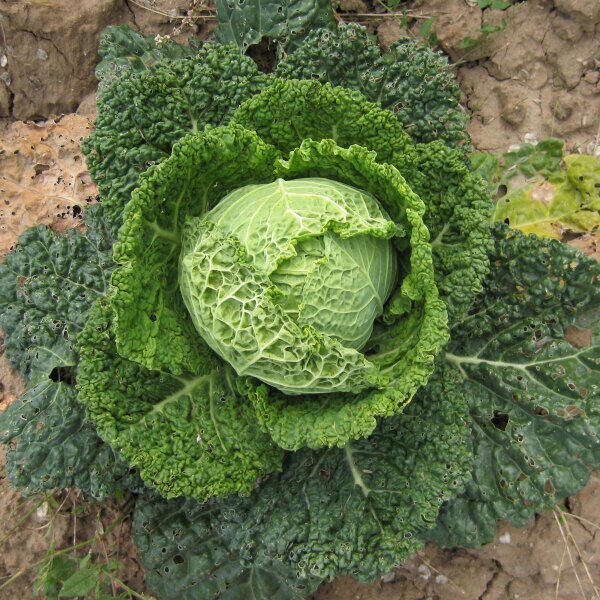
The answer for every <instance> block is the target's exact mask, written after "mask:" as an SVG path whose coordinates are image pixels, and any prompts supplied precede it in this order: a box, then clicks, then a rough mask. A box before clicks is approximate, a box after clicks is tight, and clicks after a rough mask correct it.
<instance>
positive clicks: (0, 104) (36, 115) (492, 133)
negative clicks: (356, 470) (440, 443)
mask: <svg viewBox="0 0 600 600" xmlns="http://www.w3.org/2000/svg"><path fill="white" fill-rule="evenodd" d="M192 4H194V5H195V9H194V10H193V12H191V13H189V14H191V16H192V19H188V20H187V22H185V23H183V21H184V18H183V17H185V16H186V14H188V13H187V11H188V10H189V9H190V7H191V6H192ZM339 4H340V12H341V13H343V15H344V16H343V18H344V19H346V20H358V21H360V22H363V23H364V24H366V25H367V26H368V27H369V28H370V29H371V30H372V31H373V32H374V33H376V34H377V35H378V38H379V40H380V42H381V44H382V45H383V46H389V44H391V43H392V42H393V41H394V40H395V39H397V38H398V37H399V36H400V35H403V34H406V33H407V32H408V33H409V34H412V35H414V34H416V33H417V32H418V30H419V28H420V27H421V26H422V25H423V23H425V22H427V20H428V19H430V18H434V21H433V28H432V31H434V32H435V34H436V35H437V38H438V40H439V45H440V47H441V48H442V49H443V50H444V51H445V52H446V53H447V54H448V55H449V56H450V58H451V60H452V61H453V62H454V63H455V65H456V68H457V74H458V79H459V82H460V85H461V89H462V92H463V105H464V106H465V109H466V110H467V111H468V112H469V114H470V116H471V124H470V128H469V130H470V133H471V136H472V138H473V141H474V143H475V145H476V147H477V148H478V149H481V150H491V151H505V150H506V149H507V148H508V147H509V146H510V145H512V144H516V143H521V142H523V141H531V140H536V139H542V138H544V137H547V136H549V135H554V136H558V137H562V138H564V139H566V141H567V145H568V147H569V149H570V150H575V151H584V152H588V153H599V137H600V1H598V0H527V1H526V2H523V3H520V4H517V5H516V6H514V7H512V8H510V9H509V10H507V11H493V10H490V9H487V10H484V11H482V10H481V9H480V8H478V6H477V0H415V1H413V2H409V3H408V4H406V7H407V8H408V13H407V14H408V16H409V17H410V19H409V22H408V26H407V24H406V23H405V22H404V21H403V19H402V18H400V17H397V18H395V17H390V16H384V15H382V14H381V13H382V12H383V9H382V8H381V6H380V5H375V4H373V3H372V2H371V1H370V0H340V3H339ZM402 6H405V5H402ZM199 7H200V2H195V3H192V2H191V1H190V0H152V1H150V0H139V1H138V0H81V1H79V2H77V3H73V2H72V1H71V0H53V1H50V0H36V1H28V2H25V1H19V0H3V1H0V16H1V17H2V18H1V20H0V117H3V118H4V120H3V122H2V129H0V131H2V135H1V138H0V257H1V256H2V255H3V254H5V253H6V252H7V251H8V250H9V249H10V248H11V247H12V246H13V245H14V243H15V241H16V238H17V236H18V235H19V233H21V232H22V231H24V230H25V229H26V228H27V227H29V226H31V225H32V224H36V223H44V224H47V225H49V226H51V227H53V228H55V229H56V230H58V231H61V230H64V229H65V228H66V227H72V226H78V224H79V222H80V216H81V208H82V207H84V206H85V205H86V204H87V203H88V202H90V201H93V200H94V199H95V197H96V189H95V187H94V185H93V183H92V182H91V181H90V178H89V174H88V173H87V170H86V167H85V162H84V159H83V157H82V155H81V152H80V148H79V145H80V142H81V140H82V139H83V138H84V137H85V136H86V135H87V134H88V132H89V130H90V126H91V121H90V118H89V115H91V114H92V113H93V107H94V89H95V80H94V77H93V67H94V64H95V61H96V58H95V56H96V47H97V43H98V39H99V35H100V32H101V31H102V29H103V28H104V27H105V26H106V25H108V24H113V23H129V24H131V25H132V26H134V27H137V28H138V29H141V30H142V31H144V32H145V33H160V34H161V35H167V34H173V33H174V28H175V27H176V26H178V25H182V23H183V25H184V26H183V27H179V30H178V31H176V32H175V33H176V34H177V37H179V38H181V39H185V38H186V37H187V36H189V35H200V36H201V37H206V36H207V35H209V33H210V31H211V30H212V28H213V26H214V21H213V20H212V19H211V18H210V16H211V11H210V10H200V8H199ZM160 13H165V14H160ZM205 16H208V18H205ZM173 17H175V18H173ZM484 23H491V24H495V25H501V26H502V30H501V31H499V32H497V33H492V34H486V33H484V32H483V31H482V26H483V24H484ZM407 27H408V30H407ZM467 37H469V38H472V39H473V40H475V42H476V43H475V44H474V45H473V44H471V45H470V46H469V47H468V48H466V49H465V48H464V46H465V42H464V40H465V38H467ZM74 112H78V113H79V114H78V115H74V114H68V113H74ZM32 119H33V120H35V121H36V123H31V122H30V123H25V122H21V121H24V120H32ZM575 243H577V244H579V245H580V246H581V247H582V248H583V249H584V250H585V251H587V252H589V253H590V254H595V255H596V256H597V255H598V254H597V253H598V248H597V238H594V237H591V236H588V237H584V238H580V239H579V240H577V241H576V242H575ZM0 353H1V345H0ZM22 390H23V383H22V382H21V381H19V379H18V378H17V377H15V376H14V375H13V374H12V373H11V372H10V369H8V367H7V365H6V364H5V362H4V361H3V359H2V357H1V356H0V410H2V409H5V408H6V407H7V406H8V405H9V404H10V402H12V401H13V400H14V398H15V397H17V396H18V395H19V394H20V393H21V392H22ZM71 494H73V492H71ZM58 499H59V506H60V503H62V507H61V508H60V510H59V511H58V512H57V510H56V507H54V508H48V506H47V505H46V503H45V500H44V499H43V498H35V499H30V500H24V499H22V498H20V495H19V493H18V492H15V491H13V490H12V489H11V488H10V485H9V483H8V481H7V480H6V479H5V478H4V474H3V473H0V545H1V548H2V551H1V558H0V600H12V599H14V598H20V599H23V600H27V599H29V598H33V597H34V594H33V591H32V579H33V569H31V568H30V567H31V566H32V565H34V564H35V563H36V562H38V561H40V560H42V559H43V557H44V555H45V553H46V552H47V550H48V548H49V547H51V545H53V544H54V545H55V546H56V547H61V546H63V547H64V546H66V545H70V544H72V543H73V542H74V541H81V540H83V539H86V537H85V536H88V537H89V536H95V535H96V530H97V523H98V514H99V512H98V510H99V509H98V507H95V508H91V507H90V506H89V505H87V504H85V503H84V501H83V499H81V498H80V497H78V496H72V495H71V496H68V495H64V494H63V495H59V496H58ZM599 500H600V479H598V478H597V477H593V478H592V480H591V481H590V483H589V485H588V486H587V487H586V488H585V490H584V491H582V492H581V493H580V494H579V495H578V496H575V497H573V498H569V499H567V500H566V502H565V503H564V505H563V507H562V508H563V510H564V511H565V512H564V515H565V516H564V518H563V519H562V520H561V519H557V518H556V514H554V513H551V514H549V515H542V516H539V517H537V518H536V519H535V520H532V523H531V524H530V526H529V527H528V528H526V529H521V530H519V529H514V528H512V527H510V526H503V527H501V529H500V531H499V534H498V536H497V538H496V540H495V541H494V543H492V544H490V545H488V546H485V547H484V548H480V549H477V550H465V549H457V550H448V551H444V550H440V549H438V548H436V547H434V546H428V547H427V548H425V549H424V550H423V551H422V552H420V553H419V554H418V555H416V556H414V557H413V558H412V559H411V560H409V561H407V562H406V563H405V564H404V565H402V566H400V567H399V568H398V569H397V570H396V571H395V572H394V573H390V574H389V575H387V576H386V577H384V578H382V580H381V581H380V582H378V583H376V584H372V585H369V586H365V585H359V584H357V583H355V582H354V581H353V580H352V579H350V578H341V579H339V580H337V581H335V582H333V583H330V584H326V585H324V586H323V587H322V588H321V589H320V590H319V591H318V592H317V593H316V594H315V595H314V596H313V600H334V599H335V600H376V599H377V600H455V599H457V600H458V599H460V600H479V599H481V600H505V599H514V600H517V599H519V600H530V599H531V600H537V599H541V600H545V599H553V598H557V599H560V600H575V599H584V598H585V599H589V598H600V593H599V590H598V588H596V587H594V585H593V584H592V581H594V582H597V583H598V584H599V586H600V536H599V537H598V539H596V538H597V536H596V534H597V532H598V531H599V528H598V525H600V502H599ZM78 504H79V505H81V506H84V505H85V509H84V510H83V512H82V515H80V516H78V517H77V518H75V517H74V513H75V512H77V511H75V510H74V509H73V506H77V505H78ZM111 511H112V512H111ZM105 513H106V514H104V513H103V514H101V519H105V518H108V517H107V515H108V516H109V517H110V516H114V514H117V513H115V512H114V509H113V508H109V509H106V511H105ZM108 513H110V514H108ZM559 525H560V526H559ZM128 533H129V530H128V523H127V521H125V522H124V524H123V526H122V527H121V528H120V529H119V534H118V536H117V537H116V538H113V541H112V542H111V548H110V550H109V551H110V552H111V553H112V552H114V551H115V547H116V548H118V551H117V552H118V556H119V557H120V558H121V559H122V561H123V565H124V566H123V569H122V571H121V578H122V580H123V581H124V582H125V583H127V584H128V585H131V586H132V587H133V588H135V589H138V590H142V589H143V584H142V579H141V572H140V567H139V563H138V561H137V558H136V555H135V550H134V549H133V548H132V546H131V544H130V542H129V539H128ZM115 540H116V541H115ZM94 549H95V551H96V552H99V553H101V552H102V551H103V549H102V547H101V546H100V547H96V546H95V547H94ZM104 550H106V548H105V549H104ZM125 557H128V558H125ZM16 574H20V575H19V577H17V578H16V579H14V580H13V581H11V583H10V585H9V586H7V587H5V588H2V587H1V586H2V585H3V582H6V581H7V580H8V579H9V578H10V577H11V576H14V575H16Z"/></svg>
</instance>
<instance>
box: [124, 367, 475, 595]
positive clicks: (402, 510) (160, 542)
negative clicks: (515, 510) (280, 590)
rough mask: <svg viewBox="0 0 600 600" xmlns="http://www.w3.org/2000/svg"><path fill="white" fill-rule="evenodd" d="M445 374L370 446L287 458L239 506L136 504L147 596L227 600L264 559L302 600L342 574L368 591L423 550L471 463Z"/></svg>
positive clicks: (462, 403) (459, 405) (463, 410)
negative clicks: (205, 594) (228, 584)
mask: <svg viewBox="0 0 600 600" xmlns="http://www.w3.org/2000/svg"><path fill="white" fill-rule="evenodd" d="M448 371H449V373H448V376H446V375H444V376H440V377H436V378H435V379H434V381H432V384H431V387H429V388H428V389H427V391H426V392H425V393H424V394H423V395H421V396H420V397H419V398H418V399H415V400H414V401H413V402H412V403H411V405H410V406H409V407H408V409H407V410H406V412H405V413H404V414H402V415H399V416H397V417H394V418H393V419H389V420H386V421H385V422H383V423H382V424H381V425H380V426H379V427H378V428H377V430H376V432H375V433H374V434H373V435H372V436H371V437H370V438H368V439H365V440H361V441H358V442H352V443H351V444H350V445H348V446H347V447H346V448H343V449H340V448H332V449H327V450H322V451H319V452H314V451H309V450H302V451H300V452H297V453H294V454H290V455H289V456H288V459H287V461H286V464H285V469H284V472H283V473H282V474H280V475H272V476H271V477H270V478H269V479H268V480H267V481H266V482H264V483H263V484H262V485H261V486H259V487H258V488H257V489H256V490H255V491H254V492H253V494H252V495H251V496H250V498H248V499H247V500H240V499H239V498H235V497H229V498H225V499H221V500H217V499H215V500H214V501H212V502H211V503H208V504H204V505H200V504H196V503H192V502H190V501H176V502H174V503H169V504H166V503H164V502H162V503H160V502H154V503H152V504H146V503H145V502H140V503H139V504H138V509H137V513H136V518H135V535H136V542H137V544H138V547H139V548H140V551H141V554H142V560H143V562H144V564H145V565H146V567H147V568H148V569H150V579H149V586H150V587H151V589H153V590H155V591H157V592H159V593H161V594H162V593H166V594H167V596H165V597H167V598H171V597H174V596H173V595H171V594H175V593H176V592H175V589H176V590H177V591H179V593H183V594H190V593H191V592H192V590H194V591H196V594H197V595H196V596H193V597H194V598H196V597H199V596H200V593H199V592H198V591H197V590H198V589H203V588H201V586H207V588H208V589H209V590H210V591H211V592H212V593H214V594H215V596H216V597H219V598H229V597H230V596H228V595H227V594H226V593H225V592H224V580H225V581H227V579H225V575H226V574H227V575H228V577H229V578H230V581H231V579H232V578H233V577H237V576H238V573H243V574H244V575H245V576H248V575H247V569H248V568H250V567H249V566H248V565H254V567H253V568H254V569H257V570H258V572H260V571H261V570H264V569H265V568H266V566H265V562H264V561H265V560H268V561H269V562H268V563H267V564H268V565H269V568H270V569H273V568H274V565H279V567H278V569H279V571H280V573H282V574H283V573H285V575H284V577H285V578H286V579H287V581H288V582H290V583H289V584H288V585H293V586H294V588H295V589H298V588H299V587H300V585H299V582H300V583H303V584H304V585H305V586H306V588H307V589H306V591H305V592H304V593H308V591H310V589H312V588H313V587H314V585H315V584H316V582H318V581H319V580H321V579H322V578H327V579H332V578H333V577H335V576H336V575H338V574H341V573H350V574H353V575H354V576H356V577H358V578H359V579H361V580H364V581H368V580H373V579H374V578H376V577H377V576H378V575H380V574H382V573H385V572H387V571H389V570H390V569H391V568H393V566H395V565H397V564H398V563H399V562H401V561H402V560H403V559H404V558H405V557H406V556H408V555H409V554H410V553H411V552H414V551H415V550H416V549H418V548H419V547H420V546H421V545H422V534H423V531H424V530H426V529H427V528H429V527H431V526H432V525H433V524H434V523H435V519H436V516H437V514H438V511H439V507H440V504H441V503H442V502H443V501H444V500H447V499H448V498H450V497H452V496H453V495H454V494H455V493H456V492H457V491H458V490H459V489H460V488H461V486H462V485H463V482H464V480H465V477H466V473H467V469H468V468H469V467H470V464H471V452H470V440H469V428H468V425H467V418H468V413H467V403H466V399H465V397H464V394H463V393H462V392H461V387H460V380H459V378H458V377H457V375H456V373H452V372H451V371H450V370H448ZM228 556H229V561H228V560H227V557H228ZM234 560H235V561H236V562H235V563H234V564H233V565H232V564H231V562H230V561H234ZM240 560H241V561H242V564H243V565H244V567H242V566H241V565H240V564H239V563H238V562H237V561H240ZM215 565H217V567H215ZM215 569H216V571H214V570H215ZM285 570H287V572H286V571H285ZM296 578H297V579H296ZM234 582H235V580H234ZM169 588H170V589H171V590H172V591H168V590H169ZM234 590H236V588H234ZM260 591H261V593H263V594H264V593H265V592H264V588H263V589H262V590H260ZM217 592H220V593H221V594H222V595H220V596H219V595H217ZM232 593H237V591H235V592H232ZM246 593H247V592H246ZM273 593H274V592H273ZM288 593H289V592H288ZM183 597H184V598H187V597H188V596H183ZM189 597H192V596H191V595H190V596H189ZM231 597H232V598H238V597H240V598H245V597H247V596H238V595H232V596H231ZM256 597H257V598H271V597H272V596H270V595H260V594H259V593H257V595H256ZM273 597H275V596H273ZM277 597H279V596H277ZM288 597H292V598H294V597H296V596H294V595H291V596H282V598H288Z"/></svg>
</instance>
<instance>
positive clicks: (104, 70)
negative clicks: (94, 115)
mask: <svg viewBox="0 0 600 600" xmlns="http://www.w3.org/2000/svg"><path fill="white" fill-rule="evenodd" d="M198 46H199V43H198V42H195V40H193V39H192V40H191V46H183V45H182V44H177V43H175V42H172V41H171V40H168V39H165V40H164V41H163V42H161V43H160V44H158V43H157V42H156V36H153V35H143V34H141V33H139V32H137V31H134V30H133V29H131V27H129V25H111V26H110V27H107V28H106V29H105V30H104V32H103V33H102V36H101V38H100V48H99V49H98V54H99V55H100V57H101V60H100V62H99V63H98V66H97V67H96V78H97V79H98V82H99V83H98V95H101V94H102V93H103V92H104V90H105V89H107V88H108V87H109V86H110V85H111V84H112V83H113V82H115V81H117V80H119V79H121V78H122V77H124V76H129V75H131V74H132V73H135V72H138V71H144V70H146V69H148V68H150V67H152V66H153V65H155V64H156V63H157V62H160V61H165V60H167V61H174V60H178V59H180V58H185V57H188V56H193V55H194V54H196V52H197V51H198Z"/></svg>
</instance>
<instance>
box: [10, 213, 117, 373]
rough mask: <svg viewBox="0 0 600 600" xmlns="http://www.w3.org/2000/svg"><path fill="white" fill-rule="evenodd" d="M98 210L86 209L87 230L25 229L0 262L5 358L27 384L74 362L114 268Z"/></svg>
mask: <svg viewBox="0 0 600 600" xmlns="http://www.w3.org/2000/svg"><path fill="white" fill-rule="evenodd" d="M100 211H101V209H100V208H99V207H94V208H91V207H90V209H88V212H87V214H86V220H87V223H88V225H89V226H90V228H89V229H88V231H87V232H85V233H82V232H80V231H69V232H68V233H67V234H66V235H56V234H55V233H53V232H52V231H51V230H49V229H47V228H46V227H43V226H39V227H35V228H32V229H29V230H27V231H26V232H25V233H24V234H23V235H22V236H21V237H20V238H19V244H18V245H17V246H16V248H15V250H14V251H13V252H11V253H10V254H9V255H8V256H7V257H6V260H5V262H4V263H2V264H0V328H1V329H2V330H3V331H4V334H5V348H6V356H7V358H8V359H9V361H10V363H11V365H12V366H13V367H15V368H16V369H18V370H19V371H20V372H21V374H22V375H23V376H24V377H25V378H26V379H27V380H30V379H32V378H34V377H35V375H36V373H42V374H48V373H50V371H51V370H52V369H53V368H54V367H55V366H57V365H61V364H68V365H72V364H75V363H76V360H77V359H76V354H75V351H74V349H73V343H74V340H75V337H76V335H77V333H78V332H79V331H80V330H81V327H82V326H83V325H84V323H85V321H86V317H87V312H88V310H89V308H90V306H91V305H92V303H93V302H94V300H95V299H96V298H98V297H99V296H101V295H102V294H104V292H105V290H106V287H107V285H108V278H109V276H110V270H111V268H112V259H111V242H110V238H109V237H108V235H107V234H106V231H105V229H104V228H103V225H102V223H103V222H102V219H101V218H100V216H99V215H100Z"/></svg>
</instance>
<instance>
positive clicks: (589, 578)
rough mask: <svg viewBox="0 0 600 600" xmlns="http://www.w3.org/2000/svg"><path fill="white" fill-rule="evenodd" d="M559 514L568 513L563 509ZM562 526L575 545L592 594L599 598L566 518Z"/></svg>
mask: <svg viewBox="0 0 600 600" xmlns="http://www.w3.org/2000/svg"><path fill="white" fill-rule="evenodd" d="M560 514H561V515H563V514H569V513H565V512H563V511H561V513H560ZM564 527H565V529H566V531H567V538H568V539H570V540H571V543H572V544H573V546H575V550H577V554H578V555H579V559H580V561H581V564H582V566H583V570H584V571H585V574H586V575H587V578H588V581H589V582H590V583H591V585H592V589H593V591H594V595H595V597H596V598H597V599H599V600H600V595H599V592H598V588H597V587H596V584H595V583H594V578H593V577H592V574H591V573H590V570H589V568H588V565H587V562H586V561H585V560H584V557H583V554H582V552H581V549H580V548H579V545H578V544H577V540H576V539H575V536H574V535H573V534H572V533H571V528H570V527H569V524H568V523H567V521H566V519H565V521H564Z"/></svg>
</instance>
